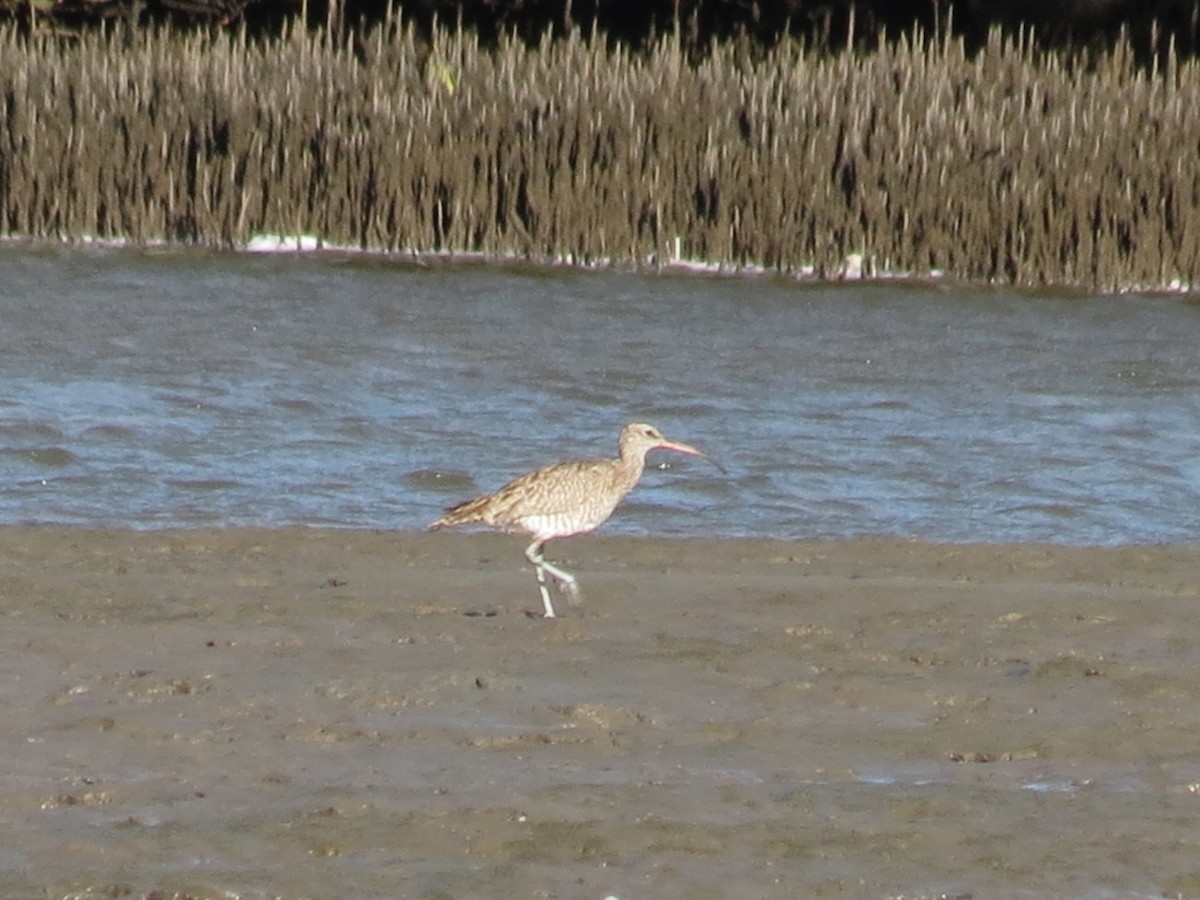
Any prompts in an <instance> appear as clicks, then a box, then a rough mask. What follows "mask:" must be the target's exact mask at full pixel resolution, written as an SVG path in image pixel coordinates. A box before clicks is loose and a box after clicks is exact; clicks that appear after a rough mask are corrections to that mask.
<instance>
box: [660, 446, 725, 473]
mask: <svg viewBox="0 0 1200 900" xmlns="http://www.w3.org/2000/svg"><path fill="white" fill-rule="evenodd" d="M658 449H660V450H677V451H678V452H680V453H686V454H687V455H688V456H698V457H700V458H701V459H703V460H705V461H706V462H710V463H712V464H713V465H714V466H716V467H717V468H718V469H720V471H721V474H722V475H728V474H729V472H727V471H726V469H725V467H724V466H723V465H721V464H720V463H719V462H717V461H716V460H715V459H713V458H712V457H711V456H709V455H708V454H707V453H701V452H700V451H699V450H697V449H696V448H695V447H693V446H692V445H691V444H680V443H679V442H677V441H663V442H662V443H661V444H659V445H658Z"/></svg>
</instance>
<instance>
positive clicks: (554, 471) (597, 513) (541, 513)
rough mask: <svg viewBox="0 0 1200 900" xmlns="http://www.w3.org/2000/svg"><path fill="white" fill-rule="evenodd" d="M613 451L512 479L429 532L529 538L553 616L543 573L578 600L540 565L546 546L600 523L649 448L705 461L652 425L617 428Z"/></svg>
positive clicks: (561, 578) (562, 575)
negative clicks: (469, 528)
mask: <svg viewBox="0 0 1200 900" xmlns="http://www.w3.org/2000/svg"><path fill="white" fill-rule="evenodd" d="M618 447H619V451H620V455H619V456H618V458H617V459H581V460H574V461H571V462H563V463H556V464H554V465H550V466H543V467H542V468H540V469H537V470H535V471H533V472H530V473H528V474H526V475H522V476H520V477H519V478H515V479H513V480H512V481H510V482H509V483H508V484H506V485H505V486H504V487H502V488H500V489H499V490H498V491H495V492H493V493H491V494H484V495H483V496H482V497H476V498H475V499H473V500H467V501H465V502H463V503H459V504H458V505H457V506H452V507H450V508H449V509H448V510H446V512H445V513H444V514H443V515H442V517H441V518H440V519H438V520H437V521H436V522H434V523H433V524H432V525H431V526H430V528H431V529H436V528H444V527H447V526H451V525H468V524H472V523H479V524H482V525H490V526H492V527H493V528H503V529H506V530H509V531H524V532H525V533H526V534H530V535H532V536H533V543H531V544H530V545H529V546H528V547H527V548H526V550H525V558H526V559H527V560H529V562H530V563H531V564H532V565H533V568H534V571H535V572H536V573H537V579H538V586H539V588H540V589H541V593H542V603H543V605H544V606H545V614H546V617H547V618H553V617H554V606H553V605H552V604H551V602H550V592H549V590H548V589H547V587H546V576H545V573H546V572H549V573H550V574H551V575H552V576H553V577H554V578H555V579H557V581H558V582H559V583H560V584H561V585H562V586H563V587H564V588H565V589H566V590H567V592H568V593H569V595H570V597H571V599H572V600H577V599H578V597H579V586H578V584H577V583H576V581H575V576H573V575H571V574H570V573H569V572H566V571H564V570H563V569H560V568H558V567H557V566H555V565H553V564H551V563H548V562H546V560H545V559H544V558H543V556H542V551H543V548H544V547H545V544H546V542H547V541H550V540H553V539H555V538H561V537H570V536H571V535H575V534H583V533H585V532H588V531H592V530H593V529H595V528H597V527H599V526H600V525H602V524H603V523H604V522H605V521H606V520H607V519H608V517H609V516H611V515H612V513H613V510H614V509H616V508H617V504H618V503H620V502H621V500H622V499H623V498H624V497H625V495H626V494H628V493H629V492H630V491H631V490H633V487H634V485H636V484H637V483H638V479H639V478H641V477H642V471H643V470H644V469H645V467H646V454H647V453H649V452H650V451H651V450H655V449H661V450H676V451H678V452H680V453H687V454H690V455H692V456H700V457H703V458H705V459H708V457H706V456H704V454H703V453H701V452H700V451H699V450H697V449H696V448H695V447H689V446H688V445H687V444H680V443H676V442H675V441H670V440H667V438H665V437H663V435H662V433H661V432H659V430H658V429H657V428H655V427H654V426H653V425H646V424H644V423H640V422H639V423H634V424H630V425H626V426H625V427H624V428H622V429H621V436H620V439H619V441H618ZM710 462H711V460H710Z"/></svg>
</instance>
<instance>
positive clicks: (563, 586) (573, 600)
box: [558, 581, 583, 606]
mask: <svg viewBox="0 0 1200 900" xmlns="http://www.w3.org/2000/svg"><path fill="white" fill-rule="evenodd" d="M558 589H559V590H560V591H562V592H563V593H564V594H566V595H567V605H568V606H582V605H583V591H581V590H580V589H579V583H578V582H575V581H560V582H559V583H558Z"/></svg>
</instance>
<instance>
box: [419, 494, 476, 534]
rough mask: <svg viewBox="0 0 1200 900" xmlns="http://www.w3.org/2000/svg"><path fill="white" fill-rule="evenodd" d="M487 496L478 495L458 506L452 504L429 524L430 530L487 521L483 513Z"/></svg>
mask: <svg viewBox="0 0 1200 900" xmlns="http://www.w3.org/2000/svg"><path fill="white" fill-rule="evenodd" d="M487 499H488V498H487V497H476V498H475V499H474V500H464V501H463V502H462V503H459V504H458V505H457V506H451V507H450V508H449V509H448V510H446V511H445V512H444V513H442V515H441V518H439V519H438V520H437V521H436V522H434V523H433V524H432V525H430V526H429V530H430V531H437V530H438V529H439V528H448V527H450V526H452V525H469V524H471V523H472V522H484V521H486V520H485V519H484V517H483V515H482V514H481V513H482V511H483V507H484V504H485V501H486V500H487Z"/></svg>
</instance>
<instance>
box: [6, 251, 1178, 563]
mask: <svg viewBox="0 0 1200 900" xmlns="http://www.w3.org/2000/svg"><path fill="white" fill-rule="evenodd" d="M0 322H2V323H3V327H2V329H0V388H2V390H0V473H2V477H0V522H3V523H63V524H81V525H94V526H112V525H129V526H133V527H137V528H157V527H166V526H178V525H182V526H198V525H218V526H219V525H230V524H263V525H278V524H285V523H310V524H325V525H337V526H367V527H381V528H388V529H405V530H409V529H418V528H421V527H424V526H425V525H426V524H427V523H428V522H429V521H431V520H432V519H433V518H435V517H436V515H437V513H438V511H439V510H440V509H441V508H442V507H443V506H446V505H448V504H450V503H452V502H455V501H457V500H459V499H462V498H464V497H466V496H469V495H471V494H472V493H475V492H478V491H484V490H489V489H492V488H495V487H497V486H499V485H500V484H502V483H503V482H504V481H506V480H507V479H508V478H509V477H511V476H513V475H515V474H518V473H520V472H523V471H525V470H527V469H529V468H532V467H534V466H535V465H540V464H542V463H545V462H550V461H553V460H557V459H561V458H566V457H571V456H593V455H594V456H601V455H605V456H606V455H610V454H611V453H612V452H613V445H614V441H615V435H616V431H617V429H618V428H619V427H620V425H621V424H622V423H623V422H625V421H627V420H630V419H644V420H648V421H651V422H653V423H655V424H657V425H658V426H659V427H660V428H662V429H663V430H664V431H665V432H666V433H667V434H668V436H671V437H675V438H677V439H679V440H683V441H687V442H689V443H694V444H696V445H698V446H700V447H701V448H703V449H705V450H706V451H708V452H710V453H711V454H713V455H714V456H715V457H717V458H718V459H720V460H721V461H722V462H723V463H724V464H725V465H726V466H727V467H728V469H729V475H728V476H722V475H721V474H720V473H719V472H718V471H717V470H716V469H714V468H712V467H709V466H707V465H706V464H705V463H703V462H702V461H699V460H693V459H690V458H688V459H680V458H678V457H675V456H673V455H671V454H666V453H660V454H658V455H657V456H656V457H652V459H653V460H654V461H655V462H656V463H659V464H661V465H662V466H663V467H664V470H663V471H654V470H651V471H650V472H649V473H648V474H647V476H646V477H645V478H644V480H643V483H642V485H641V487H640V488H639V490H638V491H637V492H636V493H635V494H634V495H633V496H632V497H631V498H630V501H629V502H628V503H627V504H626V505H625V507H623V508H622V509H621V510H620V511H618V513H617V514H616V515H615V516H614V517H613V519H612V521H611V522H610V523H609V524H608V525H607V526H606V530H607V531H608V532H609V533H616V534H620V533H625V534H643V533H659V534H667V535H699V534H705V535H729V536H769V537H780V538H796V537H814V536H815V537H832V536H846V535H861V534H895V535H914V536H921V537H925V538H930V539H934V540H940V541H1027V540H1044V541H1053V542H1060V543H1070V544H1121V543H1130V542H1161V541H1181V540H1194V539H1195V538H1196V535H1197V533H1198V530H1200V529H1198V526H1200V432H1198V430H1197V428H1196V423H1197V421H1198V419H1200V352H1198V350H1197V348H1198V347H1200V305H1198V304H1197V303H1196V302H1195V298H1191V299H1188V298H1181V297H1144V296H1120V297H1081V296H1041V295H1031V294H1023V293H1013V292H1007V291H999V290H984V289H977V288H970V287H962V286H951V285H933V286H924V285H921V286H916V285H905V284H876V285H866V284H848V285H812V284H797V283H794V282H788V281H779V280H773V279H768V278H754V279H734V278H716V277H698V276H654V275H631V274H613V273H583V272H578V271H573V270H543V269H525V268H517V267H502V268H498V267H486V266H474V265H449V264H441V263H436V264H433V265H430V266H420V265H413V264H411V263H399V262H394V261H385V260H380V259H376V258H369V257H360V256H343V255H323V254H322V255H301V256H294V255H252V254H228V253H210V252H193V251H187V252H178V251H152V252H139V251H117V250H98V249H57V248H55V249H31V248H28V247H24V246H9V247H5V248H2V249H0Z"/></svg>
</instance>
